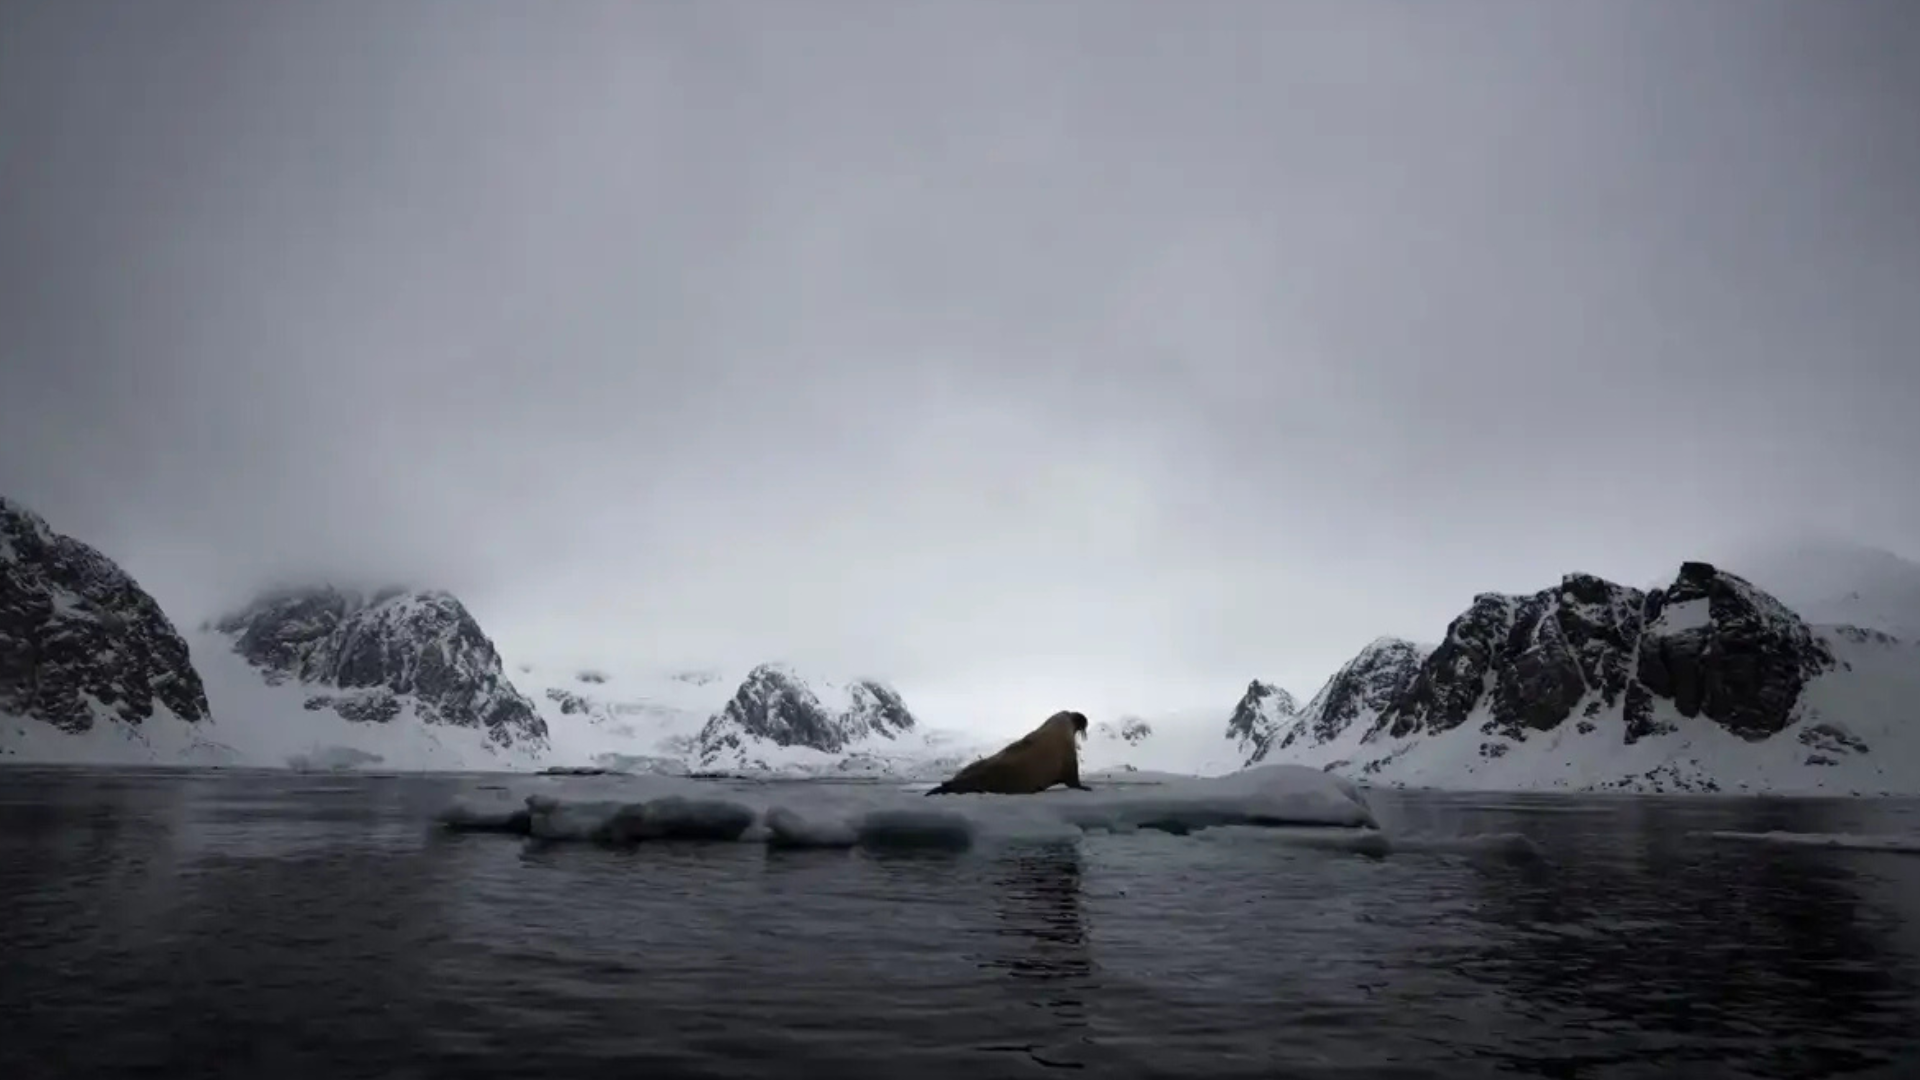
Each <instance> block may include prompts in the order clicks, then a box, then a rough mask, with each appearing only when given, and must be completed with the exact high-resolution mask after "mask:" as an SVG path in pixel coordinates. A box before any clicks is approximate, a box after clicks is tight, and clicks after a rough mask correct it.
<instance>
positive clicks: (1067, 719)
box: [927, 711, 1092, 795]
mask: <svg viewBox="0 0 1920 1080" xmlns="http://www.w3.org/2000/svg"><path fill="white" fill-rule="evenodd" d="M1086 730H1087V716H1086V714H1085V713H1078V712H1066V711H1062V712H1057V713H1054V714H1053V715H1052V716H1049V717H1047V722H1046V723H1044V724H1041V725H1040V726H1039V727H1037V728H1034V729H1033V730H1032V731H1029V732H1027V733H1026V734H1025V735H1023V736H1021V737H1020V739H1019V740H1018V741H1016V742H1013V743H1010V744H1008V746H1007V748H1006V749H1004V750H1002V751H1000V752H999V753H997V754H995V755H993V756H992V757H985V758H981V759H980V760H979V761H976V762H974V763H973V764H971V765H968V766H967V767H966V768H964V769H961V770H960V771H959V772H957V773H955V774H953V779H951V780H949V781H947V782H946V783H944V784H941V785H940V786H939V787H937V788H934V789H933V790H932V791H929V792H927V794H929V795H964V794H968V793H971V792H991V793H993V794H996V795H1031V794H1033V793H1034V792H1036V791H1045V790H1047V789H1048V788H1050V787H1052V786H1053V785H1055V784H1065V785H1067V786H1068V787H1070V788H1079V789H1080V790H1081V791H1090V790H1092V789H1091V788H1089V787H1087V785H1085V784H1083V783H1081V782H1080V747H1079V744H1078V742H1077V740H1078V739H1079V737H1080V736H1081V735H1082V734H1084V733H1085V732H1086Z"/></svg>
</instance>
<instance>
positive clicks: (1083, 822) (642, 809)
mask: <svg viewBox="0 0 1920 1080" xmlns="http://www.w3.org/2000/svg"><path fill="white" fill-rule="evenodd" d="M545 782H548V783H552V782H553V779H552V778H546V781H545ZM592 786H594V787H595V788H597V789H598V793H600V794H602V795H603V796H605V795H612V796H616V797H613V798H607V797H602V798H599V799H563V798H560V797H557V796H555V795H554V794H551V793H549V792H542V793H538V794H533V795H528V796H526V797H525V799H524V805H515V803H514V802H513V801H511V800H510V799H509V798H506V797H497V798H492V799H486V800H481V801H469V800H463V801H459V802H456V803H455V804H454V805H453V806H451V807H449V808H448V809H447V810H446V811H444V812H443V813H442V814H441V815H440V821H441V823H442V824H443V825H445V826H446V827H447V828H449V829H453V830H456V831H462V832H504V833H513V834H517V835H521V836H530V837H535V838H538V839H545V840H580V841H589V842H594V843H612V844H630V843H638V842H641V841H646V840H751V841H761V842H764V843H766V844H768V845H769V846H773V847H785V848H795V847H824V848H835V847H838V848H848V847H861V848H867V849H880V848H935V849H943V850H964V849H966V848H969V847H971V846H972V845H973V844H974V842H975V841H976V840H977V839H978V838H980V837H982V836H992V837H996V838H1006V839H1035V838H1052V837H1061V836H1072V835H1078V834H1079V833H1081V832H1084V831H1088V830H1107V831H1118V832H1130V831H1133V830H1137V829H1157V830H1160V831H1163V832H1168V833H1174V834H1186V833H1189V832H1193V831H1195V830H1199V829H1206V828H1211V827H1215V826H1226V825H1240V826H1259V827H1267V828H1282V827H1301V826H1310V827H1315V828H1327V827H1334V828H1343V829H1359V828H1368V829H1371V828H1373V827H1375V822H1374V819H1373V814H1372V812H1371V811H1369V810H1368V808H1367V805H1366V803H1365V801H1364V800H1362V798H1361V797H1360V793H1359V791H1358V789H1356V788H1355V787H1354V786H1353V784H1351V783H1350V782H1348V781H1346V780H1343V779H1340V778H1338V777H1334V776H1330V775H1328V774H1326V773H1323V772H1320V771H1319V770H1316V769H1307V768H1303V767H1301V766H1297V765H1266V766H1262V767H1260V768H1257V769H1249V770H1246V771H1245V772H1241V773H1235V774H1233V775H1230V776H1224V777H1216V778H1208V779H1196V778H1190V777H1184V778H1182V777H1157V778H1154V779H1151V780H1146V781H1137V782H1133V783H1115V784H1110V785H1106V786H1103V787H1101V788H1097V789H1095V790H1093V791H1073V790H1070V789H1065V788H1061V789H1057V790H1054V791H1047V792H1042V793H1040V794H1038V795H1021V796H1008V795H953V796H941V797H939V798H938V799H937V800H934V799H927V798H925V797H924V796H922V795H920V794H919V793H918V792H915V791H908V790H902V789H898V788H886V787H871V786H859V787H855V786H851V785H844V786H843V785H825V784H822V785H812V784H758V785H755V784H734V785H722V784H713V783H702V782H700V781H695V780H689V779H685V778H681V777H666V776H619V777H612V776H609V777H596V778H592ZM501 794H502V795H503V796H504V794H505V793H504V792H503V793H501Z"/></svg>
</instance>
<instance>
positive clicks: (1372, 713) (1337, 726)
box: [1249, 637, 1433, 764]
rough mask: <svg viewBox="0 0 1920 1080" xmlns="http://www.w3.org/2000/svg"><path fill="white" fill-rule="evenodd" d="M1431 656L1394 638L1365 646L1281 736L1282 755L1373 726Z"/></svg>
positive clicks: (1421, 647)
mask: <svg viewBox="0 0 1920 1080" xmlns="http://www.w3.org/2000/svg"><path fill="white" fill-rule="evenodd" d="M1432 651H1433V649H1432V647H1431V646H1426V645H1419V644H1415V643H1414V642H1411V641H1407V640H1405V639H1404V638H1396V637H1382V638H1376V639H1374V640H1373V641H1371V642H1369V643H1367V645H1366V647H1365V648H1363V649H1361V650H1360V651H1359V652H1358V653H1357V654H1355V655H1354V658H1353V659H1351V660H1349V661H1347V662H1346V664H1344V665H1342V666H1341V668H1340V670H1339V671H1336V672H1334V674H1333V677H1332V678H1331V679H1328V680H1327V682H1326V684H1325V685H1324V686H1322V687H1321V688H1320V692H1319V693H1317V694H1315V695H1313V700H1311V701H1309V702H1307V707H1306V708H1305V709H1304V710H1302V712H1301V714H1300V718H1299V720H1297V721H1296V722H1295V723H1294V724H1293V725H1292V726H1291V727H1289V728H1288V729H1287V732H1286V734H1285V735H1284V736H1282V738H1281V741H1280V747H1281V748H1282V749H1285V748H1287V747H1290V746H1292V745H1294V744H1295V743H1296V742H1300V741H1301V740H1306V741H1307V742H1309V743H1326V742H1331V741H1333V740H1334V739H1336V738H1339V737H1340V736H1341V735H1343V734H1345V733H1346V731H1347V730H1348V729H1349V728H1350V727H1352V725H1353V724H1354V723H1356V722H1363V723H1367V724H1369V725H1371V724H1372V723H1373V721H1374V720H1375V719H1376V718H1377V717H1379V716H1381V715H1382V714H1383V713H1384V712H1386V710H1387V709H1388V708H1390V707H1391V706H1392V705H1393V704H1394V702H1396V701H1398V700H1400V698H1401V696H1402V695H1403V694H1405V693H1406V692H1407V688H1408V687H1410V686H1411V685H1413V681H1414V679H1415V678H1416V677H1417V676H1418V675H1419V674H1420V665H1421V662H1422V661H1424V660H1425V659H1426V658H1427V654H1428V653H1430V652H1432ZM1261 756H1262V757H1264V756H1265V755H1264V754H1262V755H1261ZM1257 760H1259V759H1258V758H1255V759H1253V760H1252V761H1249V764H1252V763H1253V761H1257Z"/></svg>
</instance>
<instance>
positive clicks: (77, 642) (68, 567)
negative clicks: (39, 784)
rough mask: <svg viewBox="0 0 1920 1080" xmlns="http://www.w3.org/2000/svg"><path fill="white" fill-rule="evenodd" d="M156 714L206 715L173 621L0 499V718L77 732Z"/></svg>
mask: <svg viewBox="0 0 1920 1080" xmlns="http://www.w3.org/2000/svg"><path fill="white" fill-rule="evenodd" d="M156 705H159V706H163V707H165V708H166V709H167V710H168V711H170V712H172V713H173V714H174V715H175V716H177V717H179V718H180V719H182V720H187V721H199V720H203V719H205V718H206V717H207V714H208V710H207V694H206V690H205V688H204V687H202V685H201V683H200V675H199V673H198V672H196V671H195V670H194V668H193V663H192V659H191V657H190V656H189V654H188V649H187V643H186V641H185V640H184V639H183V638H181V636H180V633H179V631H178V630H177V629H175V627H174V625H173V623H172V621H171V620H169V619H168V618H167V616H166V614H165V613H164V612H162V611H161V610H160V605H159V604H158V603H156V602H155V601H154V599H153V597H152V596H150V595H148V594H147V592H146V590H144V589H142V588H141V587H140V586H139V584H138V583H136V582H135V581H134V580H133V578H131V577H129V576H128V575H127V573H126V571H124V570H122V569H120V567H119V565H118V564H116V563H114V561H113V560H111V559H109V558H107V557H106V556H105V555H103V554H101V553H100V552H98V551H96V550H94V549H93V548H92V547H90V546H88V545H87V544H84V543H82V542H80V541H79V540H75V539H74V538H72V537H70V536H64V535H62V534H60V533H56V532H54V531H53V529H52V528H51V527H49V526H48V525H47V523H46V521H44V520H43V519H42V518H41V517H40V516H39V515H38V514H35V513H34V512H33V511H31V510H29V509H27V508H26V507H24V506H22V505H20V504H19V503H16V502H13V501H12V500H10V499H7V498H5V497H4V496H0V712H4V713H12V714H15V715H18V716H23V717H32V718H35V719H39V720H44V721H46V722H47V723H50V724H52V725H54V726H55V727H58V728H60V729H61V730H63V731H68V732H81V731H85V730H87V729H89V728H91V727H92V726H93V724H94V721H95V720H96V719H98V718H100V717H109V718H113V719H118V720H121V721H123V722H125V723H128V724H139V723H140V722H142V721H144V720H146V719H148V718H149V717H151V716H152V715H153V711H154V707H155V706H156Z"/></svg>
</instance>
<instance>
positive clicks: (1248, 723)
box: [1227, 679, 1299, 764]
mask: <svg viewBox="0 0 1920 1080" xmlns="http://www.w3.org/2000/svg"><path fill="white" fill-rule="evenodd" d="M1298 712H1299V703H1298V702H1296V701H1295V700H1294V698H1293V695H1292V694H1290V693H1288V692H1287V691H1286V690H1284V689H1282V688H1280V687H1279V686H1276V685H1274V684H1273V683H1270V682H1262V681H1260V680H1259V679H1255V680H1253V681H1252V682H1250V683H1248V684H1247V692H1246V693H1244V694H1242V695H1240V703H1239V704H1238V705H1235V706H1234V707H1233V715H1232V716H1231V717H1229V718H1228V719H1227V738H1228V739H1231V740H1233V742H1234V744H1235V746H1237V747H1238V749H1239V752H1240V753H1241V755H1242V756H1243V757H1244V758H1245V759H1246V761H1247V763H1248V764H1252V763H1254V762H1256V761H1259V760H1261V759H1262V758H1265V757H1266V756H1267V751H1268V750H1269V749H1271V748H1272V746H1273V738H1274V736H1275V735H1276V734H1277V733H1279V731H1280V730H1281V729H1282V728H1283V727H1285V726H1287V725H1289V724H1291V723H1292V722H1293V720H1294V718H1295V716H1296V714H1297V713H1298Z"/></svg>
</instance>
